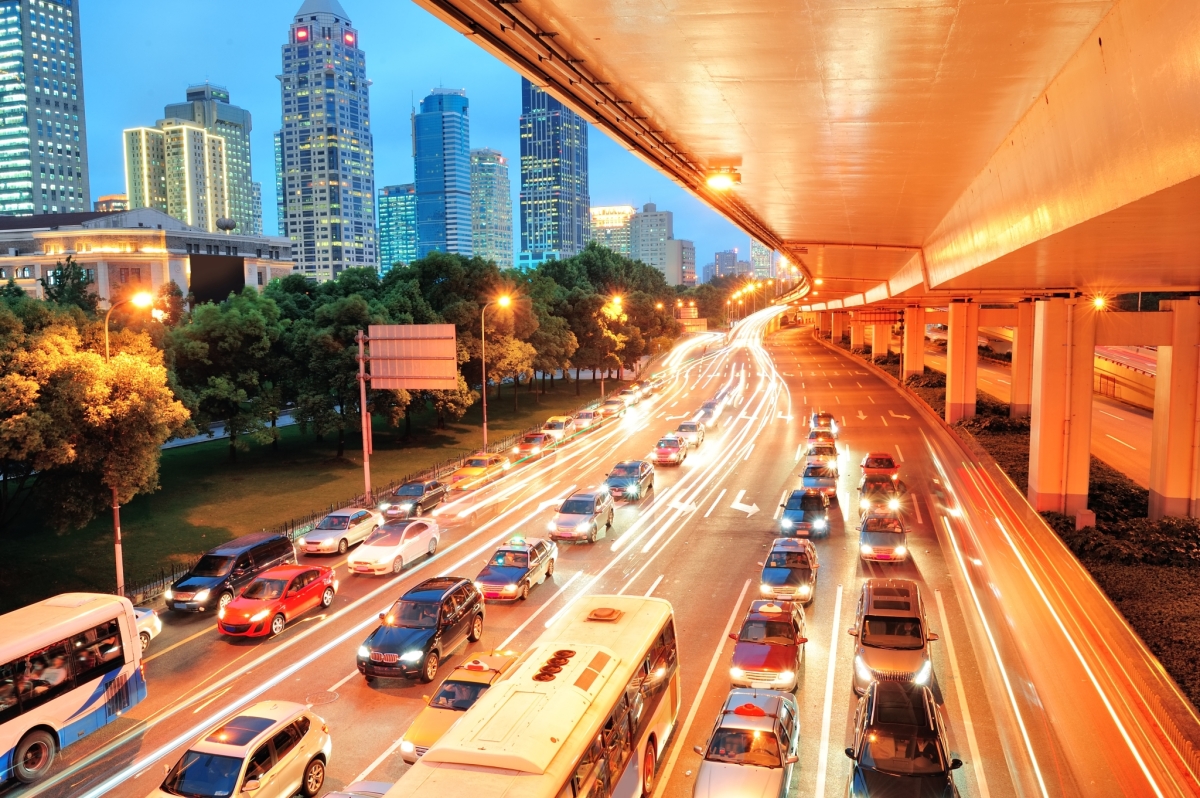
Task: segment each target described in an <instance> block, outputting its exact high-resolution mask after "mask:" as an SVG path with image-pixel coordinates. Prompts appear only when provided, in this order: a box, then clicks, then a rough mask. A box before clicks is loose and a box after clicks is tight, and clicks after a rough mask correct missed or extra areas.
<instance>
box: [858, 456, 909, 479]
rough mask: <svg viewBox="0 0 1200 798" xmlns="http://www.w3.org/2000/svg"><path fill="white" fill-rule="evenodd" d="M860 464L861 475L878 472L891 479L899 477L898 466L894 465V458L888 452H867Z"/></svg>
mask: <svg viewBox="0 0 1200 798" xmlns="http://www.w3.org/2000/svg"><path fill="white" fill-rule="evenodd" d="M860 466H861V467H862V472H863V476H867V475H868V474H870V475H876V474H878V475H880V476H885V477H890V478H891V479H899V478H900V466H898V465H896V458H894V457H892V456H891V454H889V453H888V452H868V453H867V455H866V456H865V457H864V458H863V459H862V463H860Z"/></svg>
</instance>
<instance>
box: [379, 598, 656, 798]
mask: <svg viewBox="0 0 1200 798" xmlns="http://www.w3.org/2000/svg"><path fill="white" fill-rule="evenodd" d="M679 704H680V686H679V656H678V650H677V647H676V643H675V623H674V618H673V611H672V609H671V604H670V602H667V601H664V600H663V599H656V598H638V597H631V596H586V597H584V598H582V599H580V600H579V601H577V602H576V603H575V604H573V605H571V607H570V608H569V609H568V611H567V612H565V613H563V615H562V617H560V618H559V619H558V620H556V621H555V622H554V624H552V625H551V626H550V628H549V629H547V630H546V632H545V634H543V635H542V636H541V638H540V639H538V641H537V642H536V643H534V645H533V646H532V647H531V648H530V649H529V651H527V652H525V654H523V655H522V657H521V659H520V660H519V661H518V662H517V664H516V667H515V669H514V670H513V672H512V674H511V675H510V676H509V677H508V678H506V679H503V680H501V681H499V682H497V683H496V684H495V685H494V686H493V687H492V688H491V689H490V690H488V691H487V692H486V693H484V694H483V696H482V697H481V698H480V699H479V701H478V702H476V704H475V705H474V706H472V707H471V708H470V709H469V710H467V711H466V712H465V713H464V714H463V717H462V718H460V719H459V720H458V722H457V723H455V724H454V726H453V727H451V729H450V730H449V731H447V732H446V734H445V735H443V736H442V738H441V739H439V740H438V741H437V742H436V743H435V744H434V745H433V746H431V747H430V749H429V750H428V751H427V752H426V753H425V755H424V756H422V757H421V758H420V759H419V760H418V761H417V764H415V765H413V767H412V768H411V769H409V771H408V772H407V773H405V774H404V776H403V777H402V778H401V779H400V781H398V782H397V783H396V784H395V786H393V787H392V788H391V789H390V790H388V792H387V794H386V796H385V798H445V797H446V796H470V798H583V797H584V796H586V797H587V798H635V797H636V796H647V798H648V796H650V794H651V793H652V792H653V791H654V783H655V778H656V776H657V774H658V765H659V762H660V761H661V759H662V755H663V752H664V750H665V749H666V745H667V740H668V739H669V738H670V736H671V733H672V732H673V731H674V729H675V721H676V718H677V716H678V714H679Z"/></svg>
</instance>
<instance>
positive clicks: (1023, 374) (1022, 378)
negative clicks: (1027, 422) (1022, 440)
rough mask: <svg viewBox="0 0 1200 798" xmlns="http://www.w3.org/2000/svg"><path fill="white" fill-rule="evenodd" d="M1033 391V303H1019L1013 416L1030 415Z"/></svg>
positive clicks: (1009, 409)
mask: <svg viewBox="0 0 1200 798" xmlns="http://www.w3.org/2000/svg"><path fill="white" fill-rule="evenodd" d="M1032 391H1033V303H1032V302H1018V303H1017V326H1016V327H1014V328H1013V343H1012V394H1011V396H1010V398H1009V404H1008V414H1009V416H1010V417H1012V418H1019V417H1021V416H1027V415H1029V405H1030V402H1031V398H1030V397H1031V394H1032Z"/></svg>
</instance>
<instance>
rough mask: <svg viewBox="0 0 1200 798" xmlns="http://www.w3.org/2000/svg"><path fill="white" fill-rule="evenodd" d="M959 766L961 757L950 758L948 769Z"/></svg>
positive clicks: (956, 768) (960, 765) (955, 768)
mask: <svg viewBox="0 0 1200 798" xmlns="http://www.w3.org/2000/svg"><path fill="white" fill-rule="evenodd" d="M960 767H962V760H961V759H951V760H950V769H951V770H958V769H959V768H960Z"/></svg>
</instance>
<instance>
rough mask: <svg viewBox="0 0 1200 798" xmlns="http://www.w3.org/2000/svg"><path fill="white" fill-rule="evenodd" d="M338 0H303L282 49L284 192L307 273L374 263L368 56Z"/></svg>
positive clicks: (320, 274)
mask: <svg viewBox="0 0 1200 798" xmlns="http://www.w3.org/2000/svg"><path fill="white" fill-rule="evenodd" d="M358 42H359V38H358V31H357V30H355V29H354V27H353V26H352V25H351V24H350V20H349V18H347V16H346V12H345V11H344V10H342V6H341V4H339V3H338V0H304V4H303V5H301V6H300V10H299V11H297V12H296V14H295V16H293V17H292V22H291V25H290V26H289V30H288V41H287V44H284V45H283V47H282V48H281V50H282V55H283V71H282V73H281V74H280V75H278V76H277V77H278V78H279V85H280V94H281V99H282V105H283V130H282V134H281V137H280V146H281V156H282V157H281V158H280V170H281V174H282V181H281V182H282V194H283V197H284V203H285V205H284V208H283V211H284V218H285V219H286V224H287V229H286V234H287V236H288V238H290V239H292V241H294V242H296V243H295V247H294V250H293V251H294V253H295V256H296V268H297V270H299V272H300V273H301V274H304V275H307V276H310V277H315V278H316V279H318V280H328V279H330V278H333V277H336V276H337V275H338V274H339V273H341V271H342V270H343V269H348V268H351V267H355V266H375V265H377V263H378V260H379V253H378V251H377V250H376V244H375V149H374V143H373V140H372V137H371V108H370V100H369V96H368V87H369V86H370V85H371V82H370V81H369V80H367V61H366V56H365V54H364V53H363V51H362V50H361V49H359V46H358Z"/></svg>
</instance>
